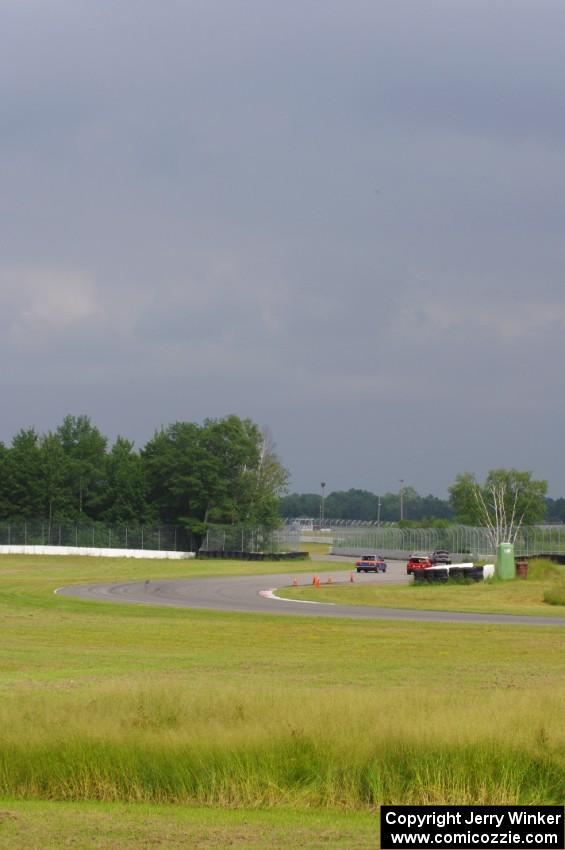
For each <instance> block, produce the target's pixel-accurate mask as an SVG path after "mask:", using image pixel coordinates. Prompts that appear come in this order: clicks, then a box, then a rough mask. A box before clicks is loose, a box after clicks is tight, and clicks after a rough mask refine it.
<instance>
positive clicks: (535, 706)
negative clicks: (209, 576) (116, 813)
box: [0, 559, 565, 846]
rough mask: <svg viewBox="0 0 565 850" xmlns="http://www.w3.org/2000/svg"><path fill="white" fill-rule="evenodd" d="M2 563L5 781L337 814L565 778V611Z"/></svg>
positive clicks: (90, 795) (555, 789) (550, 794)
mask: <svg viewBox="0 0 565 850" xmlns="http://www.w3.org/2000/svg"><path fill="white" fill-rule="evenodd" d="M0 563H2V567H1V568H0V618H1V620H2V624H3V638H2V642H1V643H0V697H1V698H0V795H2V796H3V797H4V798H12V799H17V800H60V801H67V802H69V803H70V802H76V801H85V802H88V801H95V800H96V801H101V802H104V803H118V802H144V803H151V804H154V803H160V804H167V803H177V804H190V805H210V806H216V807H220V808H222V809H229V808H234V807H243V808H246V809H260V808H263V809H264V808H284V809H285V810H288V808H289V807H290V808H292V809H293V810H295V811H298V810H300V811H309V810H310V809H312V808H326V809H327V810H328V812H337V811H340V810H342V811H345V810H348V811H349V810H365V811H367V810H370V809H375V808H376V807H377V806H378V805H379V804H381V803H383V802H393V803H399V804H400V803H426V802H451V803H462V802H468V803H483V802H484V803H489V802H490V803H501V804H502V803H506V802H508V803H511V802H519V803H528V802H548V803H549V802H561V801H562V799H563V797H564V796H565V786H564V776H565V732H564V727H563V723H562V706H563V704H564V703H565V681H564V676H563V657H564V651H565V634H564V632H563V630H562V629H560V628H552V627H548V628H544V629H543V630H540V629H533V628H526V627H496V626H488V627H480V626H471V625H453V624H434V623H427V624H418V623H408V622H407V623H394V622H384V621H383V622H379V621H375V622H366V621H351V620H345V619H344V620H331V621H323V620H319V619H310V618H308V617H307V616H305V617H297V618H277V617H269V616H266V615H253V614H227V613H220V612H217V613H216V612H206V611H189V610H175V609H169V608H145V607H143V608H142V607H136V606H127V605H123V606H122V605H119V604H113V605H104V604H101V603H89V602H82V601H80V600H73V599H69V598H66V597H58V596H54V595H53V592H52V591H53V588H54V587H57V586H60V585H62V584H67V583H71V581H72V580H73V578H74V579H75V580H77V581H81V582H83V581H104V580H107V578H108V576H109V575H110V576H111V578H114V579H115V580H116V581H118V580H125V579H128V578H130V577H132V572H133V571H134V570H135V571H137V570H138V569H139V568H140V565H139V564H131V562H130V563H127V564H122V563H121V562H119V563H109V562H106V563H102V564H100V563H98V562H95V563H88V564H84V563H83V562H81V563H80V564H76V565H75V570H76V572H75V573H73V572H72V571H71V565H70V564H69V562H68V561H67V560H66V559H61V560H60V561H59V562H57V561H50V562H49V563H45V562H44V561H43V560H42V559H34V560H31V559H27V560H26V559H22V560H20V559H18V560H17V562H15V563H14V560H13V559H6V560H5V561H4V562H0ZM145 566H146V567H147V569H148V570H149V568H151V572H150V573H149V572H148V573H147V574H148V575H151V576H153V575H155V572H156V565H155V564H154V563H151V564H150V565H141V569H142V570H143V571H144V570H145ZM204 566H206V567H208V566H209V565H208V564H205V565H204ZM214 566H216V567H217V569H224V570H226V572H227V571H229V570H230V569H232V570H235V571H237V570H239V569H242V570H244V569H249V566H250V565H249V564H243V565H237V564H234V563H231V562H230V563H229V564H222V563H217V564H214ZM191 567H192V564H191ZM278 567H279V568H280V567H281V565H280V564H279V565H278ZM161 568H162V569H163V570H164V569H165V568H166V569H167V570H168V571H169V572H168V573H164V574H169V575H170V570H171V569H178V565H174V564H172V563H171V564H167V565H161ZM197 568H198V569H201V568H202V565H199V566H198V567H197ZM283 568H284V567H283ZM154 570H155V572H154ZM81 571H82V572H81ZM128 571H131V572H129V574H128ZM85 572H88V576H86V575H85ZM206 572H207V571H206ZM178 574H180V573H177V575H178ZM142 575H143V572H142ZM136 577H139V574H138V575H137V576H136ZM2 828H3V829H4V827H2ZM8 846H9V845H8ZM73 846H74V845H73ZM116 846H122V845H121V844H119V842H118V844H117V845H116ZM148 846H149V845H148ZM173 846H174V845H173ZM249 846H253V845H252V844H250V845H249ZM258 846H261V845H260V844H259V845H258ZM283 846H284V845H283ZM297 846H300V845H297ZM305 846H315V845H310V844H308V845H305ZM330 846H331V845H330ZM355 846H357V845H355Z"/></svg>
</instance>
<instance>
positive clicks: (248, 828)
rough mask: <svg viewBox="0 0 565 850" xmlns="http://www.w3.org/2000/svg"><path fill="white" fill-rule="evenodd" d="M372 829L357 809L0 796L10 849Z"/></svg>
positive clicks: (135, 846)
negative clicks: (193, 805)
mask: <svg viewBox="0 0 565 850" xmlns="http://www.w3.org/2000/svg"><path fill="white" fill-rule="evenodd" d="M378 830H379V822H378V817H377V816H375V815H371V814H365V813H362V812H349V813H347V814H341V813H337V812H335V813H331V814H330V813H328V812H305V811H301V812H300V813H297V812H295V811H292V810H290V809H280V810H273V811H265V812H258V811H251V810H238V811H230V810H218V809H205V808H185V807H179V806H167V805H162V806H151V805H143V804H130V805H123V804H109V805H108V804H100V803H98V804H92V803H86V804H85V803H82V804H80V805H77V804H76V803H44V802H21V801H14V800H5V801H1V802H0V847H2V848H10V850H61V848H66V847H69V848H70V847H72V848H73V850H93V848H96V850H117V848H119V850H154V848H156V847H157V848H159V847H163V848H166V850H186V848H188V847H198V848H199V850H228V848H229V850H238V848H240V850H296V848H301V847H302V848H304V847H308V848H310V850H343V848H344V847H354V848H356V850H373V848H375V847H378Z"/></svg>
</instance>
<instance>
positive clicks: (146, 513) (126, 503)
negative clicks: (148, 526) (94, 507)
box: [99, 437, 155, 524]
mask: <svg viewBox="0 0 565 850" xmlns="http://www.w3.org/2000/svg"><path fill="white" fill-rule="evenodd" d="M99 509H100V519H101V520H103V521H104V522H109V523H124V524H125V523H140V524H144V523H147V522H149V523H151V522H153V521H154V520H155V516H154V515H152V513H151V511H150V510H149V507H148V504H147V484H146V480H145V471H144V468H143V462H142V459H141V457H140V455H139V454H138V453H137V452H136V451H134V444H133V442H131V440H126V438H125V437H118V438H117V439H116V442H115V443H114V445H113V446H112V449H111V451H110V453H109V454H108V455H107V456H106V461H105V481H104V488H103V496H102V499H101V501H100V503H99Z"/></svg>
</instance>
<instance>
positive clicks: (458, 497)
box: [449, 469, 547, 544]
mask: <svg viewBox="0 0 565 850" xmlns="http://www.w3.org/2000/svg"><path fill="white" fill-rule="evenodd" d="M546 492H547V481H543V480H535V479H534V478H533V477H532V473H531V472H524V471H520V470H518V469H491V470H490V472H489V473H488V475H487V477H486V480H485V482H484V484H482V485H481V484H479V483H478V482H477V480H476V479H475V476H474V475H471V474H470V473H468V472H466V473H463V474H461V475H458V476H457V478H456V479H455V482H454V483H453V484H452V486H451V487H450V488H449V493H450V497H451V501H452V505H453V508H454V511H455V514H456V517H457V520H458V521H459V522H461V523H463V524H465V525H481V526H482V525H484V526H487V527H488V528H489V530H490V532H491V538H492V542H493V543H494V544H498V543H501V542H514V538H515V536H516V534H517V531H518V529H519V528H520V526H521V525H533V524H534V523H536V522H540V521H541V520H542V519H543V518H544V517H545V514H546V510H547V504H546V499H545V496H546Z"/></svg>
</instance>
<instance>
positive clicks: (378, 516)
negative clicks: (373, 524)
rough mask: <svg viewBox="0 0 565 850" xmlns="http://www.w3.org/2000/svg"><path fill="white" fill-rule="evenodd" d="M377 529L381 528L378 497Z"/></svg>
mask: <svg viewBox="0 0 565 850" xmlns="http://www.w3.org/2000/svg"><path fill="white" fill-rule="evenodd" d="M377 527H378V528H380V527H381V497H380V496H379V501H378V503H377Z"/></svg>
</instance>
